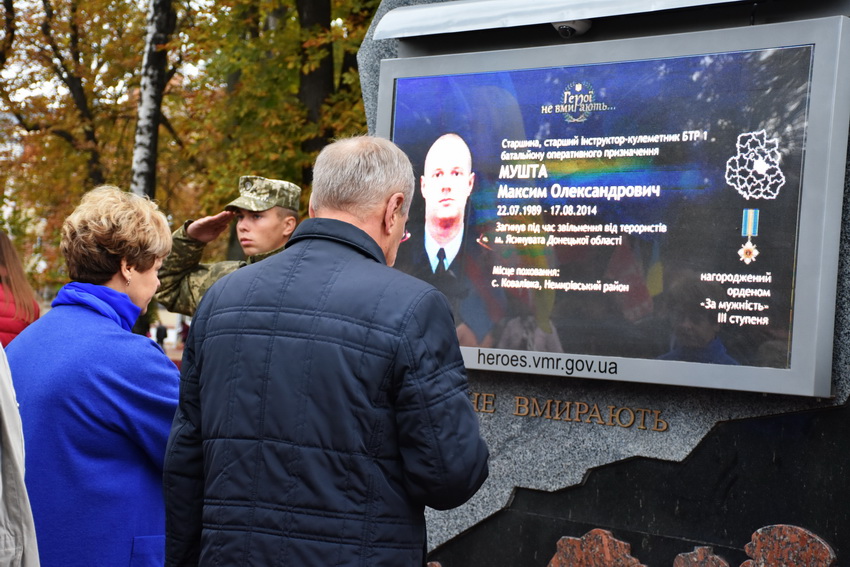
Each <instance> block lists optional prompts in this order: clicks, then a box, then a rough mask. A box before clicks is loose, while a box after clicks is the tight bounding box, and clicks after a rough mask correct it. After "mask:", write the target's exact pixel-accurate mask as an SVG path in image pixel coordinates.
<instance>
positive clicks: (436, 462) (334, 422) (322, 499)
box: [164, 136, 488, 567]
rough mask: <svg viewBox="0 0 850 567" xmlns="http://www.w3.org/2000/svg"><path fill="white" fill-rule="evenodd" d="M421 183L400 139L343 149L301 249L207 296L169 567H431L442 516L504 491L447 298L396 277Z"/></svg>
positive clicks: (189, 374) (173, 473)
mask: <svg viewBox="0 0 850 567" xmlns="http://www.w3.org/2000/svg"><path fill="white" fill-rule="evenodd" d="M413 184H414V181H413V170H412V167H411V165H410V162H409V160H408V159H407V156H405V155H404V153H403V152H402V151H401V150H400V149H399V148H398V147H397V146H396V145H395V144H393V143H392V142H390V141H388V140H384V139H381V138H375V137H370V136H363V137H356V138H348V139H344V140H339V141H337V142H334V143H333V144H331V145H329V146H327V147H326V148H325V149H324V150H322V152H321V153H320V155H319V157H318V159H317V160H316V164H315V168H314V172H313V192H312V196H311V199H310V216H311V217H312V218H310V219H308V220H305V221H304V222H303V223H301V225H300V226H299V227H298V228H297V229H296V230H295V232H294V233H293V235H292V237H291V238H290V240H289V242H288V243H287V246H286V250H285V251H284V252H283V253H281V254H278V255H276V256H274V257H272V258H269V259H268V260H266V261H263V262H260V263H257V264H254V265H252V266H247V267H245V268H242V269H240V270H238V271H236V272H234V273H233V274H231V275H229V276H227V277H225V278H223V279H222V280H220V281H219V282H218V283H217V284H215V285H214V286H213V287H212V288H211V289H210V290H209V292H207V294H206V295H205V297H204V298H203V300H202V301H201V304H200V306H199V308H198V311H197V313H196V315H195V319H194V322H193V329H194V330H193V332H192V335H191V337H190V339H189V343H188V344H187V345H186V347H185V353H184V357H183V373H182V376H181V388H180V404H179V408H178V411H177V414H176V416H175V419H174V425H173V427H172V431H171V436H170V438H169V443H168V449H167V457H166V462H165V479H164V484H165V498H166V565H168V566H171V567H177V566H188V565H212V564H216V565H229V566H253V565H255V566H265V565H299V566H301V565H303V566H319V565H336V566H352V567H353V566H363V565H368V566H369V567H398V566H400V565H405V566H422V565H424V562H425V518H424V508H425V506H430V507H432V508H435V509H448V508H453V507H456V506H459V505H461V504H463V503H464V502H466V501H467V500H468V499H469V498H471V497H472V496H473V494H475V492H476V491H477V490H478V488H479V487H480V486H481V484H482V483H483V482H484V480H485V479H486V478H487V475H488V465H487V460H488V450H487V446H486V445H485V443H484V441H483V440H482V438H481V436H480V434H479V428H478V418H477V416H476V414H475V412H474V410H473V408H472V404H471V402H470V400H469V397H468V392H467V388H468V385H467V379H466V370H465V368H464V365H463V359H462V358H461V354H460V348H459V346H458V341H457V335H456V333H455V327H454V323H453V321H452V316H451V311H450V308H449V305H448V302H447V301H446V299H445V296H443V295H442V294H441V293H440V292H438V291H437V290H436V288H434V287H433V286H431V285H430V284H428V283H425V282H423V281H421V280H419V279H416V278H414V277H412V276H409V275H407V274H404V273H403V272H400V271H398V270H394V269H392V268H390V267H389V266H391V265H392V264H393V262H394V260H395V256H396V251H397V250H398V246H399V243H400V242H401V239H402V236H403V235H404V233H405V223H406V222H407V214H408V209H409V205H410V199H411V196H412V194H413Z"/></svg>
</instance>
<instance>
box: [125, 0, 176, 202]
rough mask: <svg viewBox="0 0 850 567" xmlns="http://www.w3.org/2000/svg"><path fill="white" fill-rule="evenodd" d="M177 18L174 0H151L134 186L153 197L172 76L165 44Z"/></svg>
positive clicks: (143, 69)
mask: <svg viewBox="0 0 850 567" xmlns="http://www.w3.org/2000/svg"><path fill="white" fill-rule="evenodd" d="M176 21H177V16H176V14H175V13H174V9H173V7H172V0H150V5H149V6H148V30H147V40H146V41H145V55H144V59H143V61H142V83H141V89H140V92H139V117H138V121H137V122H136V139H135V143H134V145H133V180H132V182H131V185H130V190H131V191H133V193H136V194H137V195H147V196H148V197H150V198H151V199H153V198H154V196H155V195H156V158H157V146H158V143H159V123H160V116H161V112H162V110H161V106H162V94H163V91H164V90H165V83H166V80H167V77H168V51H167V49H166V47H165V46H166V45H167V44H168V41H169V40H170V39H171V35H172V34H173V33H174V27H175V25H176Z"/></svg>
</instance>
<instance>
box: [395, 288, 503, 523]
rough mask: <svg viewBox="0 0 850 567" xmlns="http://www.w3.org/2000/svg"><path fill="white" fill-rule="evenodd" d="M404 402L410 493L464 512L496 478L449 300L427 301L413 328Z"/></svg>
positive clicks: (436, 296)
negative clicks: (491, 474) (487, 482)
mask: <svg viewBox="0 0 850 567" xmlns="http://www.w3.org/2000/svg"><path fill="white" fill-rule="evenodd" d="M405 329H406V330H405V336H404V338H403V343H402V347H401V349H402V352H400V353H399V357H398V358H399V364H400V367H399V371H400V372H401V373H402V374H403V376H402V378H401V384H400V387H399V389H398V396H397V398H396V410H397V418H396V419H397V425H398V432H399V441H398V442H399V448H400V451H401V454H402V460H403V462H404V471H405V487H406V489H407V491H408V494H409V495H410V496H411V497H412V498H413V499H414V500H416V501H417V502H419V503H421V504H423V505H425V506H430V507H431V508H434V509H437V510H446V509H449V508H454V507H456V506H460V505H461V504H463V503H464V502H466V501H467V500H469V499H470V498H471V497H472V496H473V495H474V494H475V492H476V491H477V490H478V489H479V488H480V487H481V485H482V484H483V483H484V481H485V480H486V478H487V475H488V474H489V469H488V464H487V460H488V458H489V451H488V449H487V445H486V444H485V443H484V440H483V439H482V438H481V435H480V433H479V428H478V416H477V415H476V414H475V411H474V409H473V407H472V402H471V401H470V399H469V391H468V389H469V387H468V385H467V380H466V369H465V367H464V365H463V359H462V357H461V353H460V347H459V346H458V342H457V334H456V332H455V326H454V321H453V320H452V316H451V311H450V309H449V305H448V302H447V301H446V299H445V297H444V296H443V295H442V294H440V293H439V292H437V291H436V290H431V291H429V292H427V293H426V294H425V295H423V297H422V299H421V301H419V302H418V303H417V304H416V305H415V307H414V308H413V311H412V313H411V316H410V319H409V321H408V322H407V325H406V326H405Z"/></svg>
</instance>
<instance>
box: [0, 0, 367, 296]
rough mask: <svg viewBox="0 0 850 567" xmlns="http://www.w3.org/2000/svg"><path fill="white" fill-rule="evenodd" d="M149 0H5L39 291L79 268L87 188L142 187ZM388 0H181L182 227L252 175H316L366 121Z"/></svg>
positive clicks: (175, 100) (15, 170) (175, 162)
mask: <svg viewBox="0 0 850 567" xmlns="http://www.w3.org/2000/svg"><path fill="white" fill-rule="evenodd" d="M146 4H147V3H144V2H139V1H138V0H133V1H128V0H86V1H85V2H82V1H79V0H33V1H31V2H12V0H3V10H4V11H3V16H4V20H3V21H4V27H3V35H2V37H0V138H2V143H0V160H2V162H3V163H2V167H0V188H2V199H3V208H2V210H3V219H2V226H3V228H4V229H5V230H7V231H8V232H9V233H10V235H11V236H12V237H13V239H14V242H15V243H16V246H17V247H18V249H19V251H20V252H21V254H22V257H23V258H24V259H25V263H26V264H27V268H28V271H29V273H30V275H31V276H32V278H33V282H34V284H36V287H37V289H47V290H50V289H54V288H55V287H56V286H57V285H61V284H62V283H64V282H65V281H67V276H66V275H65V273H64V267H63V262H62V260H61V258H60V257H59V255H58V228H59V226H61V223H62V221H63V219H64V218H65V216H66V215H67V214H68V213H69V212H70V210H71V209H72V208H73V207H74V206H75V205H76V203H77V202H78V201H79V198H80V196H81V195H82V193H83V192H85V191H87V190H88V189H91V188H92V187H94V186H96V185H99V184H102V183H110V184H114V185H118V186H119V187H122V188H129V185H130V181H131V173H132V171H131V170H132V155H133V143H134V128H135V123H136V118H137V105H138V89H139V84H140V74H141V64H142V54H143V51H144V45H145V34H146V30H145V25H146V19H147V14H146V12H145V10H146ZM378 4H379V0H365V1H356V0H354V1H348V2H342V1H340V0H281V1H265V0H253V1H249V0H217V1H215V2H213V1H211V0H200V1H199V0H191V1H189V0H187V1H183V2H174V4H173V9H174V10H175V12H176V14H177V26H176V31H175V33H174V35H173V37H172V38H171V41H170V42H169V43H168V44H167V45H163V46H161V48H162V49H167V50H168V58H169V74H168V82H167V84H166V87H165V91H164V97H163V102H162V123H161V126H160V130H159V145H158V152H157V168H156V172H157V183H156V199H157V201H158V202H159V203H160V206H161V208H162V209H163V210H164V211H165V212H166V214H168V215H169V218H170V219H171V222H172V225H173V226H176V225H178V224H180V223H181V222H183V221H184V220H185V219H188V218H197V217H198V216H201V215H204V214H209V213H212V212H216V211H218V210H220V207H221V206H222V204H223V203H225V202H227V201H228V200H230V199H232V198H233V197H234V195H235V193H236V186H237V185H236V184H237V179H238V177H239V176H240V175H262V176H265V177H272V178H280V179H288V180H291V181H295V182H296V183H300V184H303V185H305V186H308V185H309V168H310V164H311V163H312V160H313V158H314V157H315V153H316V151H317V150H318V149H319V148H320V147H321V146H322V145H324V143H325V142H326V141H327V140H328V139H330V138H332V137H336V136H341V135H348V134H356V133H364V132H365V131H366V119H365V114H364V110H363V103H362V99H361V94H360V85H359V80H358V74H357V69H356V64H355V55H356V52H357V49H358V48H359V45H360V42H362V39H363V36H364V35H365V33H366V29H367V27H368V25H369V22H370V21H371V18H372V15H373V14H374V11H375V9H376V8H377V6H378ZM304 24H307V25H304ZM305 193H306V192H305ZM306 198H307V195H306V194H305V203H306ZM211 253H212V254H218V255H221V254H223V247H220V248H219V249H217V250H212V251H211Z"/></svg>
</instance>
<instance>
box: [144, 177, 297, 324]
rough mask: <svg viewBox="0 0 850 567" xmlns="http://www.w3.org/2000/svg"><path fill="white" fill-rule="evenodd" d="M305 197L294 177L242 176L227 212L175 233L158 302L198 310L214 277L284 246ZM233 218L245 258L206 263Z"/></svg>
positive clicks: (176, 310)
mask: <svg viewBox="0 0 850 567" xmlns="http://www.w3.org/2000/svg"><path fill="white" fill-rule="evenodd" d="M300 199H301V188H300V187H298V186H297V185H295V184H294V183H290V182H289V181H281V180H278V179H266V178H263V177H256V176H244V177H240V178H239V197H238V198H237V199H235V200H234V201H231V202H230V203H228V204H227V205H226V206H225V208H224V209H225V210H224V211H222V212H220V213H218V214H217V215H212V216H208V217H204V218H202V219H198V220H195V221H192V220H190V221H186V223H184V224H183V226H181V227H180V228H179V229H177V230H176V231H174V234H172V235H171V239H172V243H173V244H172V250H171V254H170V255H169V256H168V257H167V258H166V259H165V261H164V262H163V263H162V268H160V270H159V280H160V288H159V292H158V293H157V295H156V299H157V301H159V302H160V303H161V304H162V305H163V306H165V308H166V309H168V310H169V311H171V312H173V313H182V314H183V315H189V316H192V315H194V313H195V309H197V307H198V303H199V302H200V301H201V298H202V297H203V295H204V293H206V291H207V290H208V289H209V288H210V286H212V285H213V284H214V283H215V282H217V281H218V280H220V279H221V278H223V277H224V276H226V275H227V274H230V273H232V272H234V271H236V270H237V269H239V268H241V267H243V266H246V265H248V264H253V263H255V262H259V261H260V260H262V259H264V258H268V257H269V256H272V255H274V254H277V253H278V252H280V251H281V250H283V247H284V245H285V244H286V243H287V241H288V240H289V236H290V235H291V234H292V231H294V230H295V227H296V225H297V224H298V207H299V204H300ZM233 219H236V234H237V236H238V238H239V244H240V245H241V246H242V251H243V252H245V256H246V259H245V260H242V261H237V260H228V261H223V262H215V263H212V264H201V255H202V254H203V252H204V248H205V247H206V245H207V243H209V242H212V241H213V240H215V239H216V238H218V237H219V236H220V235H221V234H222V233H223V232H225V231H226V230H227V228H228V226H230V222H231V221H232V220H233Z"/></svg>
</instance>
